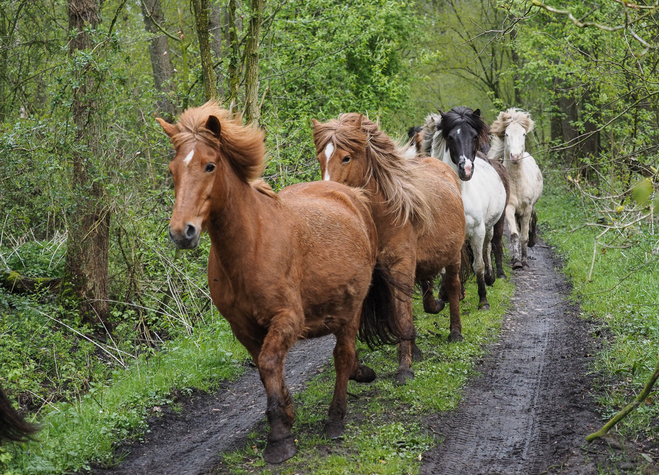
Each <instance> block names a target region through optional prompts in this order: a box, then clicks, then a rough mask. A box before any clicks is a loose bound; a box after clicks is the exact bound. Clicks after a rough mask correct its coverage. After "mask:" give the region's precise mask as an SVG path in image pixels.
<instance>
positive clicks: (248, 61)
mask: <svg viewBox="0 0 659 475" xmlns="http://www.w3.org/2000/svg"><path fill="white" fill-rule="evenodd" d="M264 3H265V0H251V5H250V19H249V31H248V33H247V45H246V46H245V121H246V122H247V123H251V122H256V123H258V121H259V116H260V112H261V110H260V107H259V42H260V36H261V21H262V19H263V6H264Z"/></svg>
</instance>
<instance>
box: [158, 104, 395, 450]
mask: <svg viewBox="0 0 659 475" xmlns="http://www.w3.org/2000/svg"><path fill="white" fill-rule="evenodd" d="M158 121H159V122H160V124H161V125H162V127H163V129H164V130H165V132H166V133H167V135H169V136H170V137H171V140H172V144H173V145H174V148H175V149H176V156H175V157H174V160H173V161H172V162H171V163H170V165H169V168H170V170H171V172H172V174H173V176H174V187H175V193H176V201H175V203H174V210H173V213H172V218H171V221H170V223H169V234H170V237H171V239H172V240H173V241H174V243H176V245H177V246H178V247H179V248H183V249H189V248H193V247H195V246H196V245H197V244H198V243H199V239H200V235H201V232H202V230H204V229H206V230H207V231H208V234H209V235H210V239H211V250H210V256H209V259H208V284H209V286H210V293H211V297H212V299H213V302H214V303H215V305H216V307H217V308H218V310H219V311H220V313H221V314H222V315H223V316H224V318H226V319H227V321H228V322H229V324H230V325H231V329H232V331H233V333H234V334H235V335H236V338H238V340H239V341H240V342H241V343H242V344H243V345H244V346H245V348H246V349H247V351H249V353H250V355H251V356H252V359H253V360H254V363H255V364H256V366H257V367H258V370H259V374H260V376H261V381H262V382H263V385H264V386H265V391H266V394H267V411H266V414H267V417H268V421H269V423H270V428H271V430H270V434H269V436H268V443H267V446H266V448H265V451H264V453H263V458H264V459H265V460H266V461H267V462H271V463H279V462H283V461H284V460H286V459H288V458H290V457H292V456H293V455H294V454H295V442H294V439H293V436H292V435H291V427H292V424H293V411H292V407H291V400H290V397H289V393H288V389H287V388H286V384H285V382H284V376H283V371H284V361H285V358H286V353H287V352H288V350H289V349H290V348H291V347H292V346H293V344H294V343H295V342H296V341H297V340H299V339H301V338H315V337H321V336H324V335H328V334H330V333H333V334H334V335H335V336H336V346H335V348H334V361H335V366H336V384H335V387H334V398H333V399H332V403H331V405H330V408H329V418H328V421H327V424H326V426H325V432H326V434H327V436H329V437H330V438H337V437H339V436H340V435H341V434H342V432H343V417H344V415H345V413H346V391H347V384H348V379H350V378H351V379H355V380H357V381H372V380H373V379H374V378H375V373H374V372H373V371H372V370H371V369H370V368H367V367H365V366H361V365H359V363H358V361H357V358H356V351H355V339H356V336H357V334H358V332H359V333H360V335H361V336H362V337H364V338H365V339H366V340H367V341H370V342H392V341H398V339H399V335H398V333H399V332H398V330H397V327H396V320H395V314H394V313H393V308H394V300H395V288H394V287H393V286H392V285H393V284H392V283H391V282H389V281H388V280H387V279H386V277H387V276H386V274H385V271H384V269H381V268H379V267H376V266H375V263H376V256H377V232H376V228H375V224H374V222H373V219H372V217H371V214H370V210H369V205H368V200H367V199H366V198H365V196H364V195H363V194H360V192H359V191H358V190H352V189H350V188H348V187H346V186H343V185H340V184H338V183H318V182H316V183H304V184H298V185H294V186H290V187H288V188H285V189H283V190H282V191H281V192H280V193H279V194H278V195H277V194H275V193H274V192H273V191H272V189H271V188H270V187H269V186H268V185H266V184H265V183H264V182H263V181H262V180H258V181H254V180H256V178H258V177H259V176H260V174H261V171H262V169H263V166H264V157H265V150H264V144H263V132H262V131H261V130H260V129H258V128H255V127H245V126H242V125H241V124H240V123H239V121H238V120H236V119H232V118H231V117H230V114H229V112H228V111H226V110H223V109H221V108H220V107H219V106H218V105H217V104H216V103H214V102H209V103H207V104H205V105H203V106H202V107H199V108H192V109H188V110H187V111H185V112H184V113H183V114H182V115H181V117H180V119H179V122H178V123H177V124H175V125H172V124H168V123H167V122H165V121H163V120H162V119H158ZM371 281H373V282H372V284H371ZM376 318H377V319H380V320H379V321H377V322H376V321H374V319H376Z"/></svg>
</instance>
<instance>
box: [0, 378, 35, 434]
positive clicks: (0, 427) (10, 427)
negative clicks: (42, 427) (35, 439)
mask: <svg viewBox="0 0 659 475" xmlns="http://www.w3.org/2000/svg"><path fill="white" fill-rule="evenodd" d="M36 431H37V427H36V426H34V425H32V424H29V423H27V422H25V419H23V418H22V417H21V416H20V414H18V412H16V409H14V408H13V406H12V405H11V402H10V401H9V399H7V396H6V395H5V393H4V391H3V390H2V388H1V387H0V442H1V441H2V440H13V441H16V442H24V441H25V440H27V439H29V438H30V436H31V435H32V434H34V433H35V432H36Z"/></svg>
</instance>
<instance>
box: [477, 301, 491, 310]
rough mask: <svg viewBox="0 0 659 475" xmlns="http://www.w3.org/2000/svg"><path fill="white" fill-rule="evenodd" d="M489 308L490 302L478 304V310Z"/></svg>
mask: <svg viewBox="0 0 659 475" xmlns="http://www.w3.org/2000/svg"><path fill="white" fill-rule="evenodd" d="M489 309H490V304H489V303H487V302H485V303H483V302H481V303H479V304H478V310H489Z"/></svg>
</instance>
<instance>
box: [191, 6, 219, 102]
mask: <svg viewBox="0 0 659 475" xmlns="http://www.w3.org/2000/svg"><path fill="white" fill-rule="evenodd" d="M208 1H209V0H192V7H193V9H194V14H195V21H196V25H197V38H199V55H200V56H201V70H202V75H203V80H204V95H205V96H206V100H207V101H208V100H210V99H215V98H216V97H217V90H216V88H215V71H214V70H213V55H212V54H211V46H210V34H209V31H208V27H209V24H210V20H209V14H210V7H209V5H208Z"/></svg>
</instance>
